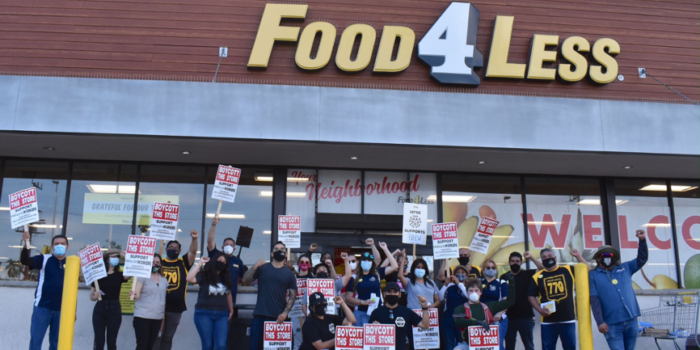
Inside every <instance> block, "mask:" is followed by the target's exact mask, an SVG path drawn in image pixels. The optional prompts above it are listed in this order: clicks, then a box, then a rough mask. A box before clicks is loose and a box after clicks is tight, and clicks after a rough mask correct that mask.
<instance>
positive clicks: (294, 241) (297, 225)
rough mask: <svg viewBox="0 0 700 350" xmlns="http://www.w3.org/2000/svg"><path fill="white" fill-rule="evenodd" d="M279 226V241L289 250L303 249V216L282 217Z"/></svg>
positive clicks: (279, 218) (278, 220)
mask: <svg viewBox="0 0 700 350" xmlns="http://www.w3.org/2000/svg"><path fill="white" fill-rule="evenodd" d="M277 224H278V228H277V234H278V239H279V240H280V241H282V242H283V243H284V245H286V246H287V248H301V216H297V215H280V216H279V217H278V218H277Z"/></svg>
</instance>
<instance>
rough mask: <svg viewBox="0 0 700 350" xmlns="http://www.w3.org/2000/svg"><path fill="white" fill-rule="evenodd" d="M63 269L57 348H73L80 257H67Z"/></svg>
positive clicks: (69, 349) (59, 349) (64, 349)
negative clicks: (64, 270)
mask: <svg viewBox="0 0 700 350" xmlns="http://www.w3.org/2000/svg"><path fill="white" fill-rule="evenodd" d="M65 269H66V272H65V276H64V277H63V300H62V301H61V325H60V328H59V333H58V350H72V349H73V334H74V331H75V311H76V307H77V306H78V279H79V278H80V258H78V257H77V256H75V255H71V256H69V257H67V258H66V266H65Z"/></svg>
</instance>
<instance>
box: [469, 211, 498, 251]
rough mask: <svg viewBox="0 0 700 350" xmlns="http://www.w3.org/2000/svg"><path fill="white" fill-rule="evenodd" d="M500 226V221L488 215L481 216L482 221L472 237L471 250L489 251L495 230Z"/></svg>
mask: <svg viewBox="0 0 700 350" xmlns="http://www.w3.org/2000/svg"><path fill="white" fill-rule="evenodd" d="M496 227H498V221H496V220H494V219H491V218H490V217H488V216H484V217H483V218H481V223H479V226H477V228H476V234H474V238H472V243H471V244H470V245H469V250H471V251H473V252H478V253H482V254H486V253H488V251H489V245H490V244H491V238H493V231H494V230H496Z"/></svg>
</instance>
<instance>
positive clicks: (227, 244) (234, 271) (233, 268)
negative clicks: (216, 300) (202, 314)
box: [207, 217, 248, 332]
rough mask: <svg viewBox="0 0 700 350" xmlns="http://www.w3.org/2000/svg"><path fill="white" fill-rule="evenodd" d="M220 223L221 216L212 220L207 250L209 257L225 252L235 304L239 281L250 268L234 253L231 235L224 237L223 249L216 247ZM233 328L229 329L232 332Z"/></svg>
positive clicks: (234, 243)
mask: <svg viewBox="0 0 700 350" xmlns="http://www.w3.org/2000/svg"><path fill="white" fill-rule="evenodd" d="M218 225H219V218H216V217H215V218H214V219H213V220H212V222H211V228H209V234H208V235H207V252H208V253H209V258H211V257H213V256H216V255H219V254H220V253H222V252H223V253H224V257H226V262H227V263H228V271H229V273H230V274H231V281H232V282H233V284H232V286H231V290H230V292H231V298H232V299H233V305H236V296H237V295H238V282H239V280H240V279H242V278H243V275H244V274H245V272H246V271H247V270H248V268H247V267H246V266H245V264H244V263H243V260H241V258H239V257H237V256H235V255H234V253H235V252H236V241H235V240H234V239H233V238H231V237H226V238H224V245H223V246H222V247H221V251H219V250H218V249H217V248H216V227H217V226H218ZM230 331H231V330H229V332H230Z"/></svg>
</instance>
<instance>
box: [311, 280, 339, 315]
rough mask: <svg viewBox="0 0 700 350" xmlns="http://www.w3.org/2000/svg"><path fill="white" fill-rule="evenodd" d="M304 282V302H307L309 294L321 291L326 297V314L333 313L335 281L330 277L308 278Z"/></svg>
mask: <svg viewBox="0 0 700 350" xmlns="http://www.w3.org/2000/svg"><path fill="white" fill-rule="evenodd" d="M307 281H308V282H307V284H306V295H307V296H306V303H307V305H308V303H309V297H308V296H309V295H311V294H314V293H316V292H321V294H323V296H324V297H326V302H327V303H328V306H326V314H329V315H335V309H336V308H335V302H334V301H333V298H335V281H334V280H332V279H321V278H310V279H307Z"/></svg>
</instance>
